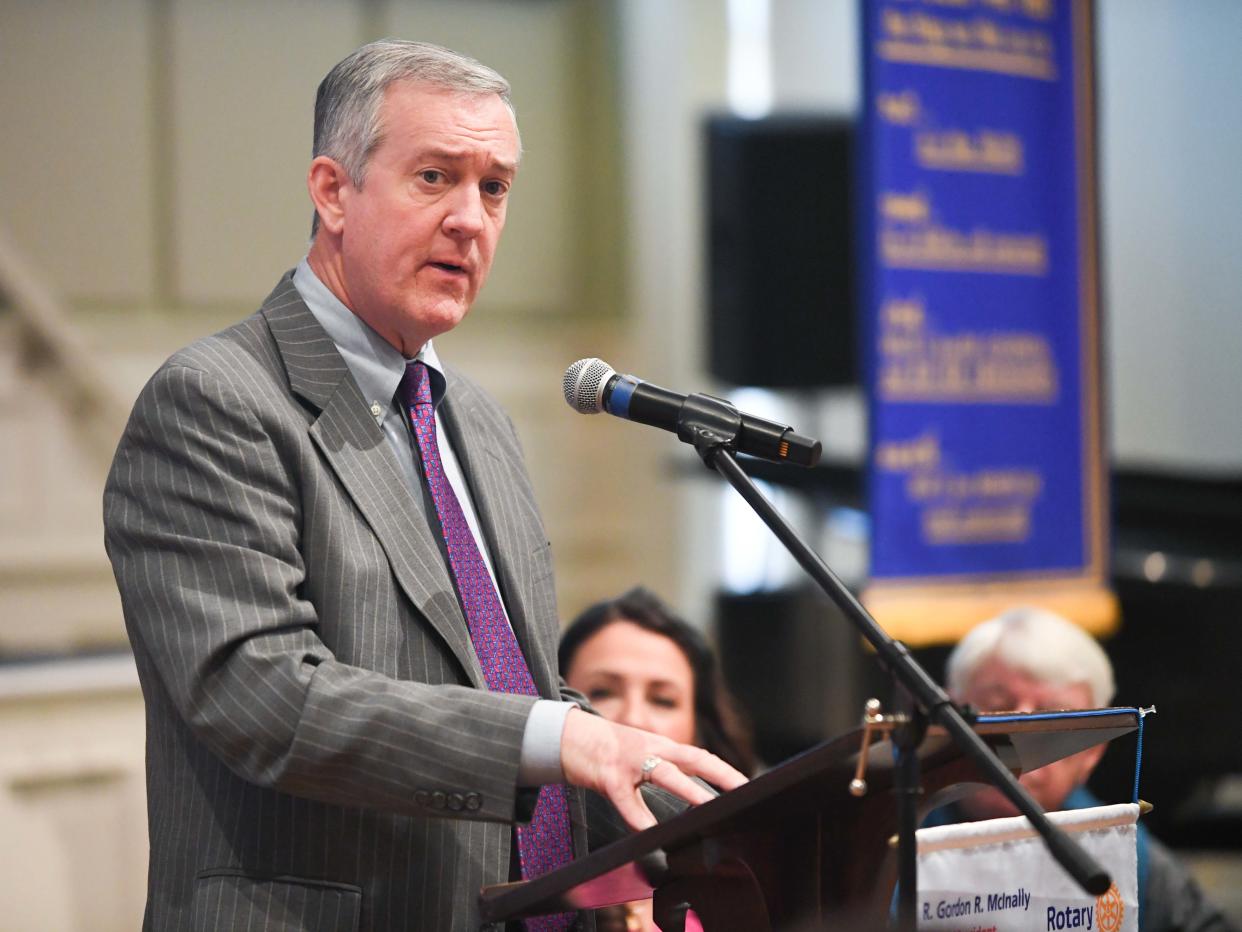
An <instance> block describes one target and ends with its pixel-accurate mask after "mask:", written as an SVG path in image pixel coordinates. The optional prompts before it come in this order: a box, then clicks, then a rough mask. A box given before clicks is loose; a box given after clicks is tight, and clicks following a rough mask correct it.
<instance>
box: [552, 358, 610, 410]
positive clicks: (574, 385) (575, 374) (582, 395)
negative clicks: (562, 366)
mask: <svg viewBox="0 0 1242 932" xmlns="http://www.w3.org/2000/svg"><path fill="white" fill-rule="evenodd" d="M616 374H617V372H616V370H615V369H613V368H612V366H610V365H608V363H606V362H604V361H603V360H602V359H596V358H595V357H594V356H592V357H590V358H588V359H579V360H578V361H577V362H575V363H574V364H573V365H571V366H570V367H569V368H568V369H566V370H565V378H564V380H563V381H562V383H561V389H562V390H563V391H564V392H565V403H566V404H568V405H569V406H570V407H571V408H573V409H574V410H575V411H577V412H578V413H579V414H599V413H600V412H601V411H603V410H604V388H605V386H607V384H608V380H609V379H610V378H612V377H613V376H614V375H616Z"/></svg>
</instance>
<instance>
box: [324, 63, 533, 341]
mask: <svg viewBox="0 0 1242 932" xmlns="http://www.w3.org/2000/svg"><path fill="white" fill-rule="evenodd" d="M380 114H381V121H382V124H381V125H382V139H381V142H380V144H379V146H378V147H377V148H376V149H375V151H374V152H373V153H372V154H371V158H370V160H369V161H368V163H367V170H366V177H365V179H364V181H363V185H362V187H361V188H356V187H354V186H353V185H352V184H350V183H348V182H346V183H345V184H344V185H343V186H342V188H341V191H340V200H341V211H342V227H341V231H340V236H341V245H340V269H339V274H340V286H341V288H342V290H343V291H344V292H345V294H344V295H340V297H341V298H342V300H344V302H345V303H346V304H347V305H348V306H349V307H350V309H351V310H353V312H354V313H355V314H357V315H358V316H359V317H361V318H362V319H363V320H364V321H366V322H367V323H368V324H369V325H370V326H371V328H372V329H374V330H375V331H376V332H378V333H379V334H380V336H382V337H384V339H386V340H387V341H388V342H389V343H391V344H392V345H393V346H395V347H396V348H397V349H399V350H401V351H402V352H403V353H404V354H405V355H406V356H407V357H408V356H413V355H414V354H415V353H417V352H418V349H419V347H421V346H422V345H423V344H424V343H425V342H426V341H427V340H429V339H431V338H432V337H435V336H437V335H438V334H441V333H445V332H446V331H449V330H451V329H453V328H454V327H455V326H457V324H459V323H460V322H461V321H462V318H464V317H465V316H466V313H467V312H468V311H469V310H470V306H471V304H473V303H474V299H475V296H476V295H477V294H478V293H479V289H480V288H482V287H483V283H484V282H485V281H486V280H487V274H488V272H489V271H490V269H491V266H492V257H493V255H494V254H495V250H496V243H497V241H498V240H499V239H500V231H501V230H502V229H503V228H504V225H505V209H506V205H507V203H508V195H509V188H510V185H511V184H512V182H513V177H514V175H515V173H516V171H517V162H518V155H519V152H518V137H517V128H516V127H515V125H514V122H513V116H512V114H511V113H510V112H509V109H508V108H507V107H506V106H505V104H504V102H503V101H502V100H501V99H500V98H499V97H498V96H497V95H495V94H462V93H457V92H453V91H448V90H444V89H441V88H435V87H430V86H428V85H424V84H414V83H410V82H406V81H399V82H396V83H394V84H392V85H390V86H389V87H388V90H387V92H386V94H385V97H384V101H383V103H382V104H381V107H380Z"/></svg>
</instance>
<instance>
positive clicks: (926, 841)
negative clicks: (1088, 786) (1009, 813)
mask: <svg viewBox="0 0 1242 932" xmlns="http://www.w3.org/2000/svg"><path fill="white" fill-rule="evenodd" d="M1138 814H1139V807H1138V805H1137V804H1134V803H1126V804H1123V805H1116V806H1100V807H1097V808H1095V809H1076V810H1073V811H1071V812H1051V813H1049V814H1048V818H1049V819H1051V820H1052V822H1053V823H1054V824H1055V825H1057V826H1059V827H1060V828H1062V829H1064V830H1065V831H1066V832H1069V833H1070V834H1071V835H1073V836H1074V838H1075V840H1076V841H1078V842H1079V843H1080V844H1081V845H1082V846H1083V848H1085V849H1086V851H1087V853H1088V854H1090V855H1092V856H1093V857H1094V858H1095V859H1096V860H1097V861H1099V862H1100V864H1102V865H1103V866H1104V868H1105V870H1107V871H1108V872H1109V874H1110V875H1111V876H1112V878H1113V885H1112V886H1111V887H1110V888H1109V889H1108V890H1107V891H1106V892H1105V893H1104V894H1102V895H1101V896H1092V895H1091V894H1089V893H1086V892H1084V891H1083V890H1082V888H1081V887H1079V886H1078V884H1077V883H1075V882H1074V880H1073V879H1072V878H1071V877H1070V876H1069V874H1067V873H1066V872H1065V870H1064V868H1062V867H1061V866H1060V865H1059V864H1057V863H1056V861H1054V860H1053V859H1052V856H1051V855H1050V854H1049V853H1048V850H1047V848H1045V847H1044V842H1043V839H1042V838H1040V836H1039V835H1038V834H1037V833H1036V832H1035V830H1034V829H1032V828H1031V825H1030V822H1028V821H1027V819H1026V817H1025V816H1017V817H1015V818H1012V819H992V820H990V821H986V822H967V823H962V824H960V825H945V826H939V827H937V828H925V829H920V830H919V832H918V849H919V863H918V877H919V896H918V898H919V928H920V929H940V930H952V932H1009V930H1013V932H1018V930H1021V932H1030V930H1032V929H1039V930H1047V932H1062V930H1067V929H1081V930H1084V932H1138V867H1137V859H1138V855H1137V850H1138V849H1137V844H1138V835H1137V833H1138V826H1137V822H1138Z"/></svg>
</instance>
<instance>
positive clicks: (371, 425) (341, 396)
mask: <svg viewBox="0 0 1242 932" xmlns="http://www.w3.org/2000/svg"><path fill="white" fill-rule="evenodd" d="M263 314H264V316H265V318H266V319H267V322H268V326H269V328H270V329H271V332H272V336H273V337H274V338H275V340H276V345H277V347H278V349H279V351H280V354H281V356H282V358H283V360H284V364H285V369H286V372H287V373H288V376H289V386H290V388H291V389H292V390H293V392H294V393H295V394H297V395H299V396H301V397H302V398H304V399H306V400H307V401H308V402H310V403H311V404H312V405H314V406H315V407H316V408H318V409H319V416H318V417H317V418H316V420H315V421H314V423H312V424H311V426H310V435H311V439H312V440H313V441H314V443H315V444H316V446H317V447H318V448H319V450H320V452H321V453H322V454H323V457H324V459H325V460H326V461H327V463H328V465H329V466H330V467H331V468H332V470H333V472H335V473H336V476H337V478H338V479H339V480H340V482H341V484H342V485H343V486H344V487H345V489H346V491H347V492H348V493H349V495H350V497H351V498H352V499H353V501H354V504H355V505H356V506H357V508H358V510H359V511H360V512H361V513H362V514H363V516H364V517H365V518H366V520H367V523H368V524H369V525H370V527H371V530H372V532H373V533H374V534H375V536H376V537H377V538H378V539H379V541H380V544H381V545H382V546H383V548H384V552H385V553H386V554H387V555H388V561H389V563H390V564H391V565H392V570H393V574H394V575H395V576H396V578H397V581H398V583H399V584H400V585H401V588H402V589H403V590H404V591H405V594H406V595H407V596H408V597H409V599H410V601H411V602H413V604H414V606H415V607H416V608H417V609H418V611H419V612H420V613H421V614H422V615H423V617H424V618H426V619H427V621H428V622H429V623H430V624H431V626H432V627H433V628H434V629H435V630H436V632H437V633H438V634H439V635H440V637H441V638H443V639H444V641H445V643H446V644H447V645H448V646H449V649H450V650H452V652H453V654H454V656H456V657H457V659H458V660H459V661H460V663H461V665H462V667H463V668H464V669H465V670H466V672H467V674H468V676H469V677H470V680H471V682H472V683H473V684H474V685H475V686H476V687H480V688H486V686H485V683H484V679H483V671H482V670H481V669H480V667H479V661H478V658H477V657H476V656H475V653H474V647H473V645H472V644H471V643H470V636H469V633H468V631H467V628H466V620H465V618H464V617H463V616H462V612H461V606H460V604H459V603H458V601H457V595H456V592H455V589H454V587H453V582H452V580H451V579H450V578H449V574H448V568H447V567H446V566H445V563H444V558H443V556H442V555H441V552H440V548H439V545H438V543H437V542H436V539H435V537H434V536H433V532H432V530H431V527H430V525H429V523H428V522H427V521H426V520H425V519H424V517H423V513H422V502H421V501H420V500H418V499H417V498H416V496H415V495H414V494H413V492H412V491H411V489H410V488H409V487H408V486H407V484H406V481H405V479H404V476H403V474H402V472H401V469H400V466H399V464H398V463H397V461H396V458H395V457H394V455H393V452H392V449H391V447H390V446H389V445H388V441H387V440H386V439H385V438H384V434H383V431H381V430H380V429H379V427H378V426H377V425H376V423H375V421H374V419H373V418H372V417H371V416H370V414H369V412H368V410H367V404H366V401H365V399H363V397H362V393H361V392H359V391H358V386H357V384H356V383H355V382H354V380H353V378H352V377H351V376H350V374H349V369H348V367H347V366H346V365H345V361H344V360H343V359H342V358H341V355H340V353H338V352H337V350H336V346H335V345H334V344H333V343H332V341H331V339H330V338H329V337H328V335H327V334H326V333H324V331H323V328H322V327H320V326H319V323H318V321H316V320H315V318H314V316H313V315H312V314H311V312H310V310H309V309H308V308H307V307H306V305H305V303H304V302H303V301H302V299H301V296H300V295H299V294H298V292H297V290H296V289H295V288H294V287H293V283H292V281H291V280H289V279H288V278H286V279H284V280H282V282H281V284H280V285H279V286H277V288H276V290H275V291H274V292H272V294H271V296H270V297H269V298H268V299H267V301H266V302H264V305H263Z"/></svg>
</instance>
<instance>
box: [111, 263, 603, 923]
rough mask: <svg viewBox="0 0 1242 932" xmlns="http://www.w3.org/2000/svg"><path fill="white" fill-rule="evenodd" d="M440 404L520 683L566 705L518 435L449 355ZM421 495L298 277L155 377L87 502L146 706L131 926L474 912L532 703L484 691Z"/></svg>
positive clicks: (540, 535)
mask: <svg viewBox="0 0 1242 932" xmlns="http://www.w3.org/2000/svg"><path fill="white" fill-rule="evenodd" d="M441 412H442V415H443V417H444V419H445V424H446V428H447V430H449V431H450V432H451V435H452V437H453V440H454V446H455V448H456V450H457V451H458V453H459V455H460V459H461V461H462V465H463V470H464V471H465V473H466V475H467V476H468V477H469V482H470V484H471V491H472V495H473V498H474V501H475V504H476V506H477V509H478V512H479V517H480V521H481V523H482V525H483V528H484V533H485V535H486V536H487V538H488V543H489V545H490V549H491V553H492V554H493V555H494V557H495V568H496V573H497V578H498V581H499V584H500V587H501V589H502V595H503V597H504V599H505V602H506V605H507V607H508V610H509V615H510V619H511V621H512V624H513V627H514V629H515V631H516V633H517V637H518V640H519V642H520V643H521V644H522V647H523V650H524V651H525V653H526V656H527V658H528V661H529V664H530V668H531V672H532V674H533V676H534V680H535V683H536V685H537V686H538V689H539V692H540V694H541V695H543V696H545V697H549V698H556V697H558V696H566V697H569V698H577V697H576V694H570V693H568V692H567V691H563V688H562V686H561V684H560V683H559V680H558V677H557V673H556V669H555V662H556V643H555V642H556V637H557V632H558V623H557V614H556V605H555V597H554V592H553V585H552V562H551V557H550V554H549V545H548V540H547V536H546V534H545V532H544V529H543V525H542V523H541V521H540V517H539V512H538V509H537V508H536V505H535V499H534V495H533V493H532V490H531V487H530V483H529V481H528V479H527V476H526V473H525V470H524V468H523V466H522V455H521V451H520V449H519V445H518V441H517V438H516V435H515V434H514V431H513V427H512V425H511V423H510V422H509V420H508V418H507V417H506V416H505V414H504V413H503V411H502V410H501V409H500V408H499V407H498V405H497V404H496V403H495V402H494V401H493V400H492V399H491V398H489V397H488V396H487V395H485V394H484V393H483V392H482V391H481V390H480V389H479V388H478V387H477V386H475V385H474V384H472V383H471V382H469V381H468V380H466V379H465V378H463V377H461V376H460V375H458V374H456V373H454V372H452V371H450V372H449V374H448V389H447V394H446V396H445V400H444V402H443V405H442V407H441ZM427 507H428V506H427V505H426V504H425V503H424V501H423V500H422V499H420V498H419V497H418V496H416V495H415V494H412V492H411V490H410V489H409V488H408V486H407V485H406V484H405V482H403V480H402V477H401V472H400V469H399V465H398V463H397V462H396V460H395V459H394V458H393V453H392V451H391V449H390V447H389V445H388V443H387V442H386V441H385V439H384V437H383V435H382V433H381V431H380V430H379V428H378V427H377V426H376V424H375V421H374V420H373V419H372V418H371V416H370V415H369V413H368V410H367V404H366V403H365V402H364V399H363V398H362V396H361V394H360V393H359V391H358V389H357V387H356V385H355V383H354V380H353V378H352V377H351V376H350V374H349V372H348V370H347V369H346V366H345V363H344V361H343V360H342V359H341V357H340V355H339V354H338V352H337V351H336V348H335V346H334V345H333V344H332V342H331V341H330V340H329V338H328V337H327V335H326V334H325V333H324V332H323V330H322V329H321V328H320V326H319V324H318V323H317V322H316V321H315V319H314V317H312V315H311V314H310V312H309V311H308V310H307V308H306V306H305V305H304V304H303V302H302V300H301V298H300V297H299V296H298V293H297V292H296V290H295V289H294V288H293V285H292V283H291V281H290V279H289V276H286V277H285V278H284V279H283V280H282V281H281V282H280V284H279V285H278V286H277V287H276V289H275V290H274V291H273V292H272V294H271V295H270V296H269V297H268V299H267V300H266V302H265V303H264V305H263V307H262V308H261V309H260V310H259V311H258V312H257V313H256V314H254V315H253V316H252V317H250V318H248V319H247V320H245V321H243V322H241V323H239V324H237V325H236V326H234V327H232V328H230V329H228V330H225V331H224V332H222V333H220V334H217V335H215V336H212V337H209V338H207V339H204V340H201V341H199V342H197V343H195V344H193V345H192V346H190V347H188V348H187V349H184V350H182V351H180V352H178V353H177V354H176V355H174V356H173V357H172V358H171V359H169V360H168V362H167V363H165V364H164V366H163V367H162V368H161V369H160V370H159V371H158V372H157V373H156V374H155V376H154V377H153V378H152V379H151V381H150V382H149V383H148V384H147V386H146V388H145V389H144V390H143V392H142V394H141V396H140V397H139V399H138V401H137V403H136V405H135V407H134V411H133V415H132V416H131V419H130V421H129V425H128V427H127V428H126V430H125V434H124V436H123V438H122V440H121V443H120V446H119V448H118V450H117V453H116V458H115V460H114V462H113V465H112V470H111V473H110V475H109V478H108V483H107V489H106V491H105V495H104V513H105V526H106V543H107V548H108V553H109V556H110V558H111V560H112V565H113V569H114V572H115V574H116V579H117V583H118V585H119V587H120V591H121V596H122V602H123V605H124V610H125V621H126V625H127V628H128V631H129V636H130V640H131V642H132V644H133V649H134V654H135V656H136V658H137V662H138V670H139V675H140V678H141V681H142V688H143V694H144V697H145V700H146V710H147V712H146V715H147V785H148V794H149V799H148V816H149V831H150V839H151V861H150V875H149V890H148V900H147V911H146V920H145V923H144V928H146V929H151V930H155V929H159V930H163V929H196V930H197V929H228V930H251V929H254V930H258V929H264V930H272V929H281V930H284V929H289V930H294V929H297V930H324V932H326V930H353V929H366V930H402V932H415V930H426V932H445V930H467V929H470V930H473V929H477V928H479V926H480V920H479V917H478V909H477V897H478V892H479V888H480V887H481V886H482V885H484V884H489V883H497V882H502V881H505V880H507V879H508V873H509V863H510V851H509V848H510V839H511V823H512V822H513V821H514V820H515V819H517V820H521V819H525V818H528V817H529V809H530V807H531V805H533V800H534V794H533V793H532V792H530V791H518V790H516V789H515V782H516V773H517V767H518V756H519V749H520V744H521V738H522V734H523V729H524V727H525V722H526V717H527V714H528V712H529V709H530V706H531V704H532V702H533V701H534V700H533V699H532V698H529V697H518V696H511V695H500V694H495V693H489V692H487V691H486V689H485V688H484V681H483V676H482V673H481V671H480V669H479V664H478V661H477V659H476V657H475V654H474V650H473V648H472V647H471V644H470V640H469V635H468V633H467V629H466V624H465V620H464V618H463V617H462V613H461V608H460V606H459V604H458V600H457V597H456V595H455V593H454V588H453V584H452V581H451V580H450V578H449V574H448V570H447V567H446V564H445V560H444V557H443V556H442V552H441V550H440V545H439V543H438V541H437V538H436V536H435V535H434V534H433V532H432V531H431V530H430V527H429V523H428V520H427V517H426V508H427ZM570 798H571V808H572V811H573V816H574V830H575V844H576V846H577V848H578V850H579V851H580V852H581V851H582V850H584V848H585V830H584V828H583V824H584V818H583V805H582V798H581V793H580V792H578V791H572V792H571V794H570Z"/></svg>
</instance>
